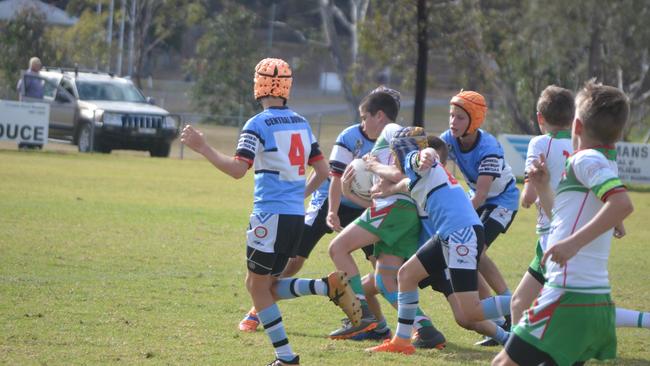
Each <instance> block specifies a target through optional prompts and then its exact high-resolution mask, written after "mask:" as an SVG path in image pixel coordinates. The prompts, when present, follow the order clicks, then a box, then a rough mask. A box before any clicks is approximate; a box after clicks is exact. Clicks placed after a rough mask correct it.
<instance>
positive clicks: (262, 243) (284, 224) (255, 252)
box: [246, 213, 305, 276]
mask: <svg viewBox="0 0 650 366" xmlns="http://www.w3.org/2000/svg"><path fill="white" fill-rule="evenodd" d="M304 220H305V218H304V216H303V215H281V214H266V213H261V214H252V215H251V217H250V222H249V224H248V230H247V231H246V238H247V243H246V258H247V267H248V269H249V270H250V271H251V272H253V273H256V274H260V275H267V274H271V275H272V276H279V275H280V274H281V273H282V271H283V270H284V267H285V266H286V265H287V262H288V261H289V258H291V257H295V256H296V251H297V249H298V244H299V243H300V240H301V237H302V230H303V226H304Z"/></svg>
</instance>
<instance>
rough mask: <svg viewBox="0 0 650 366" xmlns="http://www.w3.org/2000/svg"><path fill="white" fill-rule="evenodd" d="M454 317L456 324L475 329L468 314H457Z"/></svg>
mask: <svg viewBox="0 0 650 366" xmlns="http://www.w3.org/2000/svg"><path fill="white" fill-rule="evenodd" d="M454 319H455V320H456V324H458V325H459V326H461V327H463V328H465V329H467V330H474V327H473V324H472V322H470V321H469V319H468V318H467V317H466V316H464V315H457V316H455V317H454Z"/></svg>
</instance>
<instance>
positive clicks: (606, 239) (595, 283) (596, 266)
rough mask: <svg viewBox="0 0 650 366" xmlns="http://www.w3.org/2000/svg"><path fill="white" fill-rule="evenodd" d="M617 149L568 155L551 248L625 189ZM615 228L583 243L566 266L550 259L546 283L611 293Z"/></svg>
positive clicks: (556, 202) (547, 263) (555, 208)
mask: <svg viewBox="0 0 650 366" xmlns="http://www.w3.org/2000/svg"><path fill="white" fill-rule="evenodd" d="M624 190H625V186H624V185H623V184H622V183H621V180H620V179H619V177H618V168H617V166H616V149H615V148H614V147H611V148H592V149H585V150H579V151H577V152H576V153H575V154H574V155H572V156H571V157H570V158H569V159H567V162H566V167H565V170H564V174H563V175H562V178H561V180H560V183H559V185H558V187H557V191H556V197H555V205H554V207H553V220H552V222H551V232H550V236H549V240H548V247H549V248H551V247H553V245H554V244H555V243H557V242H558V241H559V240H562V239H565V238H567V237H568V236H570V235H571V234H573V233H574V232H575V231H576V230H579V229H580V228H581V227H583V226H584V225H585V224H587V223H588V222H589V221H591V220H592V219H593V218H594V216H595V215H596V214H597V213H598V211H599V210H600V209H601V208H602V207H603V205H604V202H605V201H606V200H607V197H609V196H610V195H611V194H613V193H616V192H620V191H624ZM612 231H613V229H612V230H608V231H607V232H605V233H604V234H602V235H600V236H599V237H597V238H596V239H595V240H593V241H592V242H591V243H589V244H587V245H586V246H584V247H583V248H582V249H580V251H578V253H577V254H576V255H575V256H574V257H573V258H571V259H570V260H569V261H568V262H567V264H566V265H565V266H564V267H560V265H559V264H557V263H555V262H553V261H551V260H547V262H546V279H547V286H550V287H560V288H566V289H567V290H571V291H579V292H588V293H601V294H602V293H609V292H610V287H609V278H608V272H607V261H608V259H609V251H610V245H611V241H612Z"/></svg>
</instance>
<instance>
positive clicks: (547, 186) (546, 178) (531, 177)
mask: <svg viewBox="0 0 650 366" xmlns="http://www.w3.org/2000/svg"><path fill="white" fill-rule="evenodd" d="M528 182H529V183H530V184H531V186H533V187H534V188H535V192H536V193H537V196H538V197H539V204H540V205H541V206H542V209H543V210H544V213H545V214H546V216H548V217H552V216H553V215H552V211H553V205H554V204H555V192H553V189H552V188H551V175H550V173H549V171H548V167H547V166H546V157H545V156H544V154H540V155H539V160H533V161H532V163H531V167H530V170H529V171H528Z"/></svg>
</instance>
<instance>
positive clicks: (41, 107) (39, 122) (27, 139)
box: [0, 100, 50, 145]
mask: <svg viewBox="0 0 650 366" xmlns="http://www.w3.org/2000/svg"><path fill="white" fill-rule="evenodd" d="M49 119H50V105H49V104H46V103H26V102H13V101H8V100H0V140H12V141H16V142H17V143H32V144H38V145H44V144H45V143H47V134H48V121H49Z"/></svg>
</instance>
